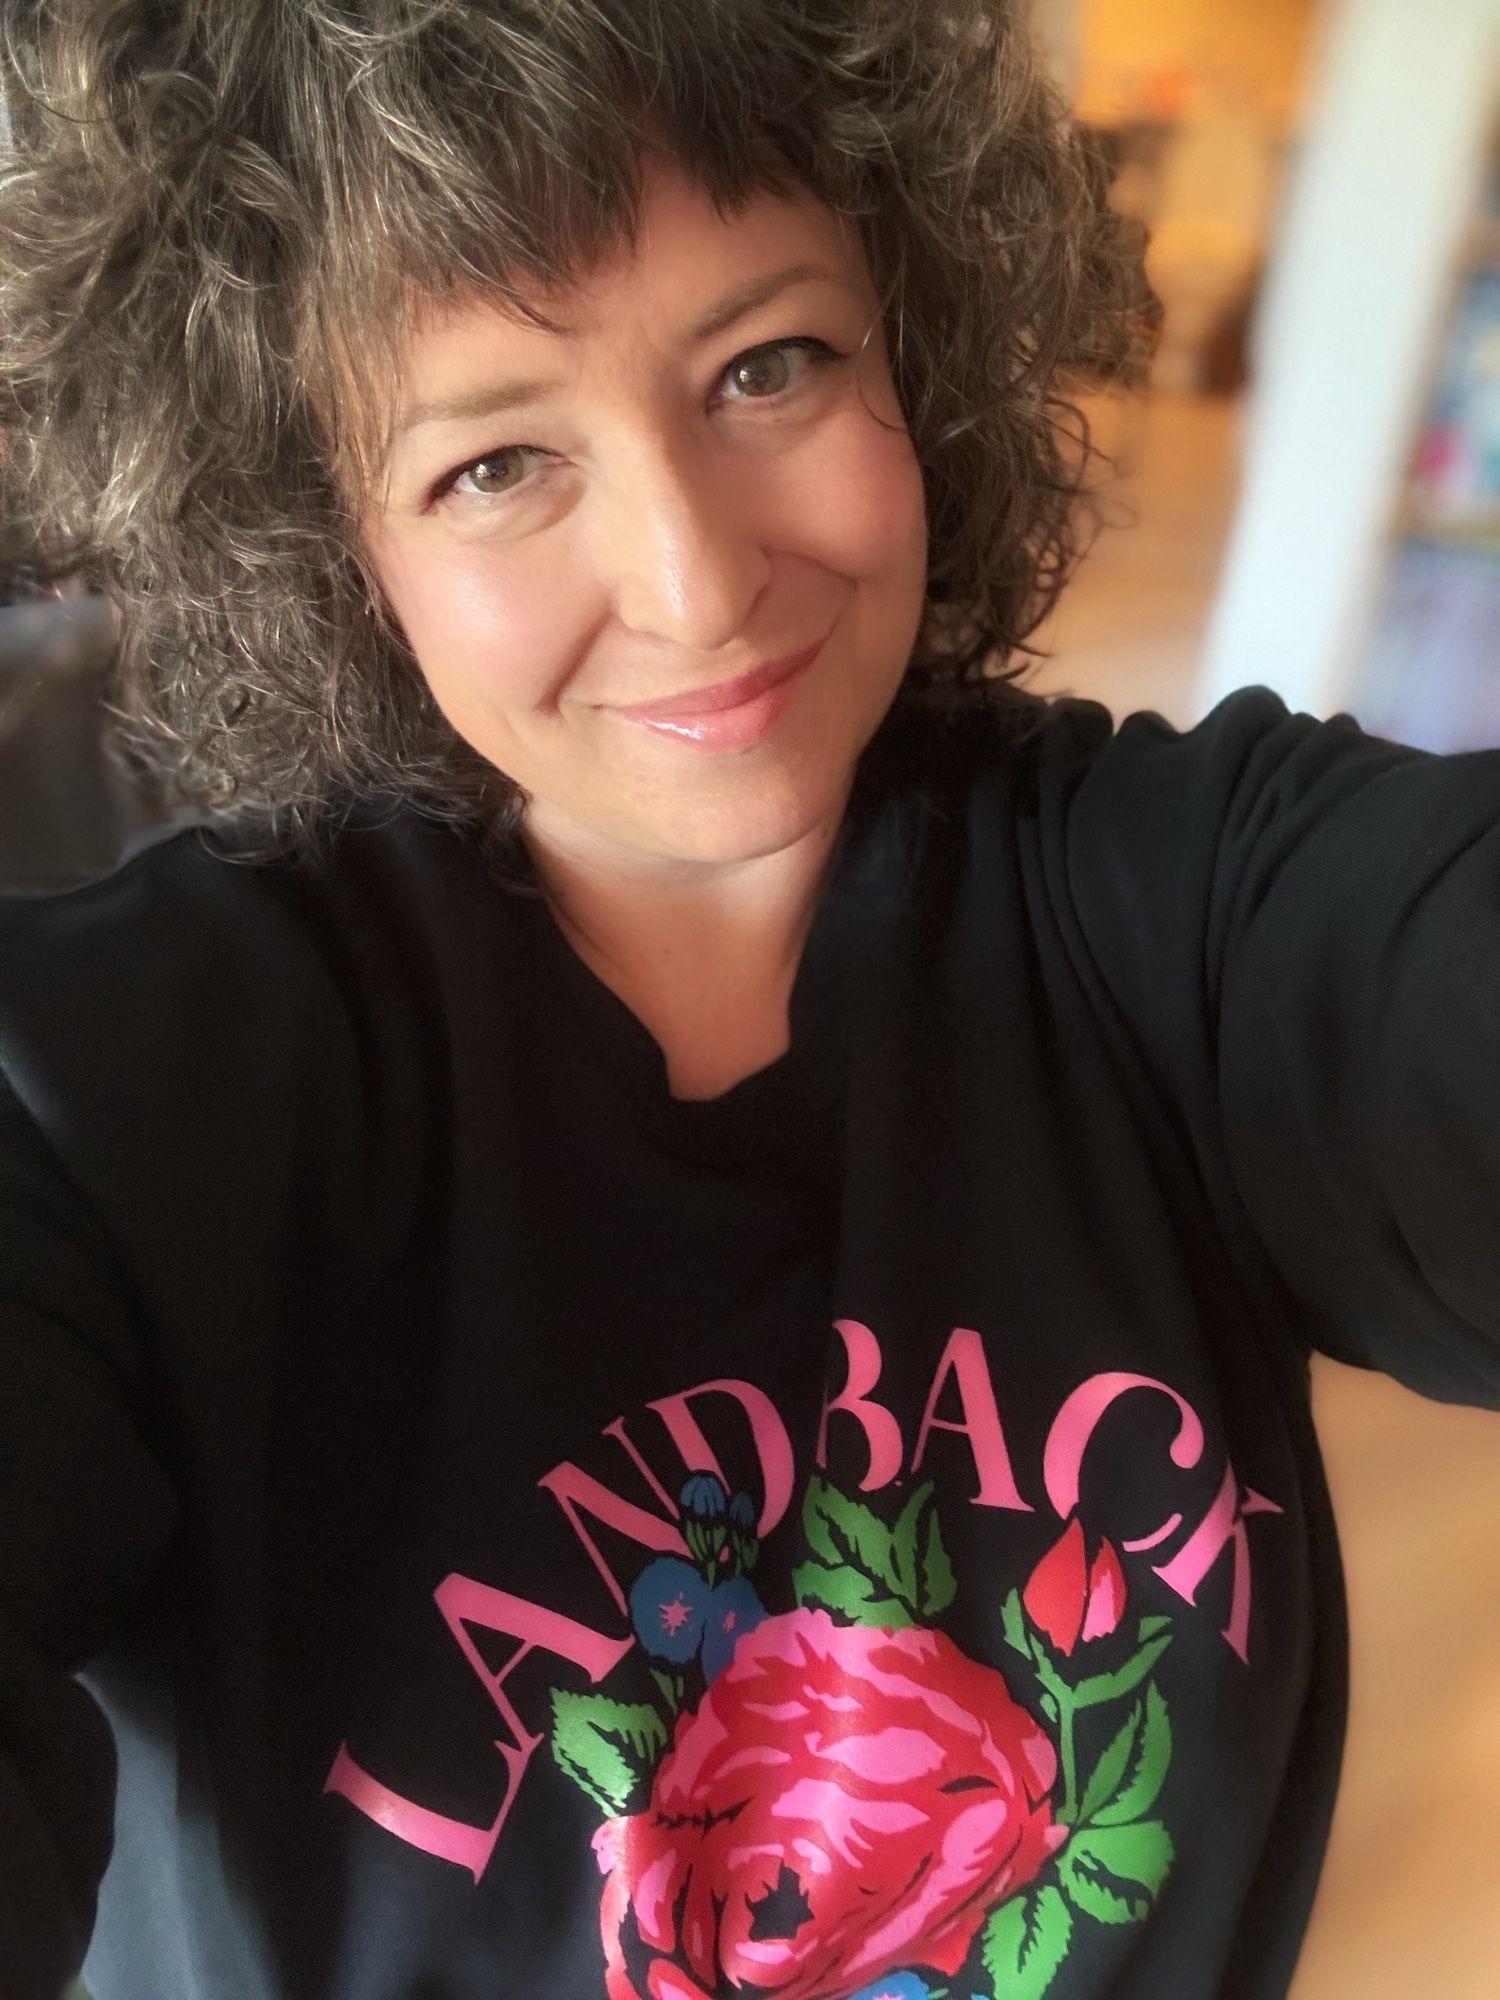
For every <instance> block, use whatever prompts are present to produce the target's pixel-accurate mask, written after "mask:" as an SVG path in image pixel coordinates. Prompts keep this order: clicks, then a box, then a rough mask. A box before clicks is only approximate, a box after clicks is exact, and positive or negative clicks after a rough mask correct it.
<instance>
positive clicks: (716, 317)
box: [394, 263, 848, 436]
mask: <svg viewBox="0 0 1500 2000" xmlns="http://www.w3.org/2000/svg"><path fill="white" fill-rule="evenodd" d="M814 281H824V282H827V283H829V284H835V285H842V286H844V287H845V288H846V289H847V288H848V280H847V279H846V278H843V277H841V276H840V275H839V273H838V272H837V271H833V270H830V269H829V267H828V266H827V265H826V264H805V263H804V264H788V265H787V266H786V268H785V269H784V270H781V271H773V272H771V274H770V275H769V276H768V277H764V278H756V279H755V280H753V282H752V283H750V284H748V285H742V286H741V287H740V289H739V290H738V291H735V292H731V293H730V294H729V296H728V297H727V298H724V299H721V300H720V301H719V303H718V304H717V305H716V306H715V307H714V308H713V310H712V311H711V312H708V313H705V315H704V316H703V318H702V319H700V320H699V321H697V322H696V324H695V325H694V326H693V327H692V328H691V329H690V331H689V335H688V338H689V340H690V342H691V343H692V344H693V345H694V346H700V345H701V344H702V343H703V342H704V341H705V340H712V339H713V338H714V336H715V335H716V334H720V333H726V332H728V330H729V328H730V327H732V326H733V325H734V324H735V322H736V321H737V320H741V319H744V318H745V317H746V315H747V314H749V313H752V312H754V311H755V310H756V309H757V307H759V306H763V305H768V304H769V303H770V301H771V300H772V299H774V298H777V297H779V295H780V294H781V293H782V292H787V291H790V290H791V288H792V287H793V285H806V284H811V283H813V282H814ZM556 386H557V385H556V383H554V382H541V381H532V382H506V383H483V384H480V385H479V386H478V387H476V388H473V389H469V390H467V391H465V393H464V394H462V395H459V396H444V397H440V398H438V399H437V400H436V401H433V402H429V403H414V404H413V405H412V407H411V408H410V409H409V410H407V411H405V412H404V413H403V415H402V417H401V419H400V422H399V423H398V424H397V425H396V427H395V433H394V434H395V435H396V436H400V435H401V434H402V433H403V432H405V431H410V430H415V429H416V428H417V426H418V425H419V424H434V423H453V422H456V421H458V420H459V419H460V418H465V417H493V416H498V415H499V414H500V413H501V412H502V411H504V410H512V409H515V408H517V407H519V405H521V404H523V403H534V402H537V401H539V400H540V399H541V398H542V397H543V396H545V395H547V394H548V393H549V392H550V391H551V390H553V389H554V388H555V387H556Z"/></svg>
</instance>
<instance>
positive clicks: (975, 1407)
mask: <svg viewBox="0 0 1500 2000" xmlns="http://www.w3.org/2000/svg"><path fill="white" fill-rule="evenodd" d="M950 1375H951V1376H952V1377H953V1381H954V1384H955V1386H956V1388H957V1390H958V1401H959V1406H960V1408H961V1409H962V1411H963V1415H962V1417H961V1418H959V1419H958V1420H957V1421H956V1422H955V1421H953V1420H952V1419H950V1418H947V1417H940V1416H937V1415H936V1414H935V1412H936V1410H937V1406H938V1398H939V1397H940V1396H941V1395H942V1393H943V1389H944V1387H945V1386H946V1384H947V1380H948V1377H949V1376H950ZM932 1431H954V1432H956V1433H957V1434H958V1435H959V1436H960V1437H966V1438H967V1439H968V1440H969V1449H970V1451H971V1452H973V1454H974V1468H975V1470H976V1471H977V1472H978V1474H979V1491H978V1492H977V1493H976V1494H975V1495H974V1505H975V1506H976V1507H1009V1508H1012V1509H1014V1510H1016V1511H1017V1512H1019V1513H1022V1514H1034V1513H1035V1512H1036V1509H1035V1508H1034V1507H1031V1506H1029V1505H1028V1504H1027V1502H1026V1501H1024V1500H1023V1499H1022V1498H1021V1495H1020V1491H1019V1489H1018V1488H1017V1486H1016V1476H1015V1474H1014V1473H1013V1472H1012V1471H1011V1467H1010V1453H1009V1452H1008V1451H1007V1450H1006V1448H1005V1433H1004V1432H1003V1431H1002V1430H1001V1428H1000V1412H999V1410H998V1409H997V1408H996V1406H995V1385H994V1384H993V1383H992V1382H991V1380H990V1371H989V1367H988V1364H987V1363H986V1361H985V1358H984V1343H983V1341H982V1340H981V1339H980V1338H979V1335H978V1334H977V1333H976V1332H975V1331H974V1329H973V1328H972V1327H968V1326H956V1327H955V1328H954V1329H953V1332H952V1333H951V1334H950V1335H949V1337H948V1345H947V1346H946V1347H945V1348H944V1349H943V1356H942V1359H941V1360H940V1361H939V1362H938V1365H937V1373H936V1374H935V1375H934V1376H933V1378H932V1388H931V1389H930V1390H929V1391H928V1395H927V1407H926V1409H924V1410H923V1412H922V1421H921V1424H920V1425H919V1426H918V1429H917V1443H916V1449H915V1450H914V1451H913V1452H912V1456H911V1469H912V1471H913V1472H914V1473H915V1472H917V1471H919V1470H920V1469H921V1465H922V1459H923V1455H924V1454H925V1452H926V1450H927V1439H928V1435H929V1433H930V1432H932Z"/></svg>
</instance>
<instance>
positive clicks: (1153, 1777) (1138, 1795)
mask: <svg viewBox="0 0 1500 2000" xmlns="http://www.w3.org/2000/svg"><path fill="white" fill-rule="evenodd" d="M1137 1706H1139V1704H1138V1705H1137ZM1111 1747H1113V1746H1111ZM1108 1754H1109V1752H1108V1751H1106V1752H1105V1756H1108ZM1103 1761H1104V1760H1103V1758H1101V1759H1100V1762H1101V1763H1102V1762H1103ZM1171 1762H1172V1718H1171V1717H1170V1716H1169V1715H1168V1713H1167V1704H1166V1703H1165V1702H1164V1701H1163V1700H1162V1698H1161V1696H1160V1694H1159V1693H1158V1692H1157V1687H1156V1682H1155V1681H1148V1682H1147V1683H1146V1704H1145V1720H1144V1723H1143V1726H1142V1728H1141V1731H1140V1734H1139V1736H1138V1737H1137V1738H1136V1740H1135V1742H1134V1743H1133V1745H1132V1746H1131V1755H1130V1758H1129V1761H1128V1763H1127V1765H1126V1767H1125V1769H1124V1771H1123V1772H1122V1774H1121V1779H1120V1781H1119V1782H1118V1783H1117V1784H1116V1785H1115V1786H1114V1787H1113V1789H1112V1791H1111V1792H1110V1793H1102V1794H1101V1795H1100V1799H1099V1803H1098V1807H1097V1809H1096V1810H1094V1811H1093V1812H1086V1813H1085V1815H1084V1817H1085V1818H1087V1819H1092V1820H1093V1822H1094V1824H1095V1825H1096V1826H1124V1825H1125V1824H1126V1822H1127V1821H1129V1820H1134V1819H1139V1818H1140V1817H1141V1815H1142V1814H1143V1813H1148V1812H1150V1810H1151V1808H1152V1807H1153V1806H1154V1805H1155V1804H1156V1800H1157V1795H1158V1793H1159V1792H1160V1791H1161V1788H1162V1785H1163V1783H1164V1782H1165V1780H1166V1775H1167V1767H1168V1766H1169V1765H1170V1764H1171ZM1090 1789H1092V1787H1091V1788H1090ZM1085 1803H1087V1802H1086V1801H1085Z"/></svg>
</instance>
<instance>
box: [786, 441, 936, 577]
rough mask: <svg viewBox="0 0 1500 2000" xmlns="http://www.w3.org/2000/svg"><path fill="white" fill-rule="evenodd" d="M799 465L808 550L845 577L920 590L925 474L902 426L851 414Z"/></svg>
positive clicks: (924, 542)
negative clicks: (809, 461) (811, 461)
mask: <svg viewBox="0 0 1500 2000" xmlns="http://www.w3.org/2000/svg"><path fill="white" fill-rule="evenodd" d="M820 446H821V448H820V450H819V452H818V462H817V464H816V466H815V467H810V468H799V474H798V478H797V502H796V506H797V515H798V518H799V520H800V522H801V523H802V528H803V536H804V548H805V551H806V553H808V554H811V555H817V556H819V557H820V559H821V560H822V561H823V562H824V563H825V565H826V566H827V567H828V568H829V569H832V570H835V571H837V572H838V573H840V574H842V575H844V576H850V577H855V578H858V579H860V580H862V581H867V582H870V583H875V584H880V583H883V584H887V585H889V586H890V587H891V588H892V589H893V590H901V591H906V590H910V589H911V588H912V587H913V586H914V585H915V587H916V588H918V589H920V587H921V582H922V580H923V577H924V574H925V559H926V547H927V524H926V508H925V503H924V495H923V487H922V472H921V467H920V466H919V465H918V463H917V458H916V453H915V452H914V451H913V449H912V444H911V439H910V438H909V437H908V436H907V435H906V433H905V431H904V430H896V429H894V428H887V427H885V426H883V425H881V424H879V423H877V422H875V420H874V419H873V418H871V417H869V416H867V415H865V414H864V413H863V412H860V413H859V414H855V413H852V412H851V413H850V414H849V415H847V416H846V417H844V418H841V419H840V420H839V422H838V423H836V424H834V425H832V426H830V427H829V430H828V432H826V433H825V435H824V437H823V438H822V439H821V440H820Z"/></svg>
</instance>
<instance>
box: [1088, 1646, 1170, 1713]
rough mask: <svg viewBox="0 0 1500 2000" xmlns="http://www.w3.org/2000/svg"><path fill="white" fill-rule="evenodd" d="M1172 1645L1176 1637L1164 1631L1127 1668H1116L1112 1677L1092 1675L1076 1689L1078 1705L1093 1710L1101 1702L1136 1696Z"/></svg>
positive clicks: (1109, 1675)
mask: <svg viewBox="0 0 1500 2000" xmlns="http://www.w3.org/2000/svg"><path fill="white" fill-rule="evenodd" d="M1171 1643H1172V1634H1171V1633H1170V1632H1163V1633H1161V1634H1160V1635H1159V1637H1157V1638H1155V1639H1148V1640H1147V1641H1146V1643H1145V1645H1144V1646H1142V1647H1141V1648H1140V1650H1139V1652H1135V1653H1132V1654H1131V1656H1130V1658H1129V1659H1128V1660H1127V1661H1126V1662H1125V1664H1124V1666H1123V1667H1116V1668H1115V1670H1114V1672H1113V1673H1112V1674H1090V1675H1089V1677H1088V1679H1087V1680H1085V1681H1080V1682H1079V1683H1078V1685H1077V1687H1075V1688H1074V1690H1073V1702H1074V1706H1075V1707H1077V1708H1092V1707H1094V1706H1095V1704H1096V1703H1098V1702H1101V1701H1118V1700H1119V1699H1120V1697H1121V1696H1122V1695H1127V1694H1133V1693H1134V1692H1135V1690H1136V1689H1137V1688H1138V1687H1139V1686H1140V1684H1141V1682H1142V1681H1143V1680H1144V1679H1145V1678H1146V1676H1147V1674H1149V1673H1150V1671H1151V1669H1152V1668H1153V1667H1154V1666H1155V1665H1156V1663H1157V1661H1158V1660H1159V1659H1160V1658H1161V1656H1162V1654H1163V1653H1164V1652H1165V1651H1166V1650H1167V1648H1168V1646H1170V1645H1171Z"/></svg>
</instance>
